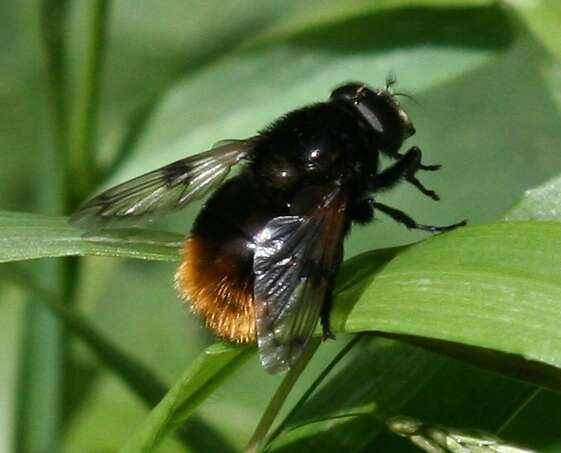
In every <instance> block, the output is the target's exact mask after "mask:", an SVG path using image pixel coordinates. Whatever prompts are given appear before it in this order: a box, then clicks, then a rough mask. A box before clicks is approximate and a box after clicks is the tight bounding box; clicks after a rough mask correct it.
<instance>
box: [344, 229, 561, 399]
mask: <svg viewBox="0 0 561 453" xmlns="http://www.w3.org/2000/svg"><path fill="white" fill-rule="evenodd" d="M560 256H561V225H559V224H555V223H545V222H544V223H531V222H511V223H510V222H504V223H498V224H492V225H485V226H478V227H467V228H461V229H458V230H456V231H454V232H451V233H449V234H445V235H440V236H436V237H433V238H430V239H428V240H426V241H423V242H421V243H419V244H417V245H415V246H412V247H410V248H408V249H407V250H405V251H403V252H402V253H400V254H398V255H397V256H396V257H395V258H394V259H393V260H392V261H390V262H389V263H388V264H387V265H386V266H385V267H384V268H383V269H382V270H381V271H380V272H379V273H377V274H373V275H371V276H370V278H369V280H368V284H366V285H364V284H362V285H361V284H357V285H353V286H352V287H350V288H348V289H346V290H345V291H343V292H342V293H340V294H339V295H338V297H337V303H336V306H335V309H334V312H333V326H334V327H335V329H336V330H339V331H345V332H360V331H377V332H382V333H391V334H403V335H412V336H419V337H426V338H432V339H436V340H444V341H447V342H453V343H459V344H463V345H467V346H477V347H482V348H488V349H492V350H496V351H501V352H505V353H510V354H515V355H519V356H521V357H522V358H524V359H526V360H528V361H532V362H538V363H541V364H542V365H550V366H552V367H556V368H559V367H561V354H560V353H559V351H561V336H560V335H558V333H559V325H561V318H560V317H559V316H558V313H561V310H559V305H560V304H561V265H560V264H561V261H560V260H561V258H560ZM544 337H546V338H547V341H544ZM544 368H547V367H544ZM546 374H547V373H546ZM560 377H561V374H559V373H558V372H557V373H555V374H554V376H553V381H552V382H548V383H549V385H552V386H554V387H557V388H561V387H560V382H561V381H560V380H559V378H560Z"/></svg>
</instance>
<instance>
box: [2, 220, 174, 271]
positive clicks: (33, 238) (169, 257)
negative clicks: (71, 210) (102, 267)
mask: <svg viewBox="0 0 561 453" xmlns="http://www.w3.org/2000/svg"><path fill="white" fill-rule="evenodd" d="M182 240H183V238H182V236H181V235H178V234H173V233H164V232H154V231H150V230H137V229H128V230H111V231H105V232H95V233H87V232H84V231H82V230H79V229H76V228H73V227H72V226H70V225H69V224H68V219H67V218H65V217H48V216H42V215H37V214H23V213H14V212H5V211H0V263H5V262H9V261H21V260H28V259H34V258H52V257H59V256H76V255H78V256H83V255H100V256H120V257H126V258H140V259H152V260H161V261H177V260H178V259H179V253H180V248H181V242H182Z"/></svg>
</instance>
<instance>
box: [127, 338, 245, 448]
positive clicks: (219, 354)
mask: <svg viewBox="0 0 561 453" xmlns="http://www.w3.org/2000/svg"><path fill="white" fill-rule="evenodd" d="M253 353H254V349H253V348H243V347H234V346H228V345H225V344H215V345H212V346H210V347H208V348H207V349H206V350H205V351H204V352H203V353H202V354H201V355H200V356H199V358H198V359H197V360H196V361H195V363H193V364H192V365H191V366H190V367H189V368H188V369H187V370H186V371H185V373H184V375H183V376H182V377H181V378H180V379H179V380H178V381H177V382H176V384H175V385H174V386H173V387H172V389H171V390H170V391H169V392H168V393H167V395H166V396H165V398H164V399H163V400H162V401H160V403H159V404H158V405H157V406H156V407H155V408H154V410H153V411H152V412H151V413H150V415H149V416H148V417H147V418H146V420H145V421H144V422H143V423H142V424H141V425H140V426H139V427H138V429H137V430H136V432H135V433H134V434H133V435H132V436H131V437H130V439H129V440H128V441H127V443H126V445H125V446H124V447H123V448H122V449H121V450H120V451H121V452H122V453H136V452H149V451H152V450H153V449H154V448H155V446H156V445H158V443H159V442H160V441H161V440H162V439H163V437H164V436H165V435H166V434H167V433H169V432H170V431H172V430H173V429H177V428H178V427H179V426H181V424H182V423H183V422H184V421H185V420H187V418H188V417H189V416H190V415H191V414H192V413H193V411H194V410H195V409H196V407H197V406H198V405H199V404H200V403H201V402H202V401H203V400H204V399H205V398H206V397H207V396H208V395H209V394H210V393H211V392H212V391H213V390H214V389H215V388H217V387H218V386H219V385H220V384H221V383H222V382H223V381H224V380H225V379H226V378H227V377H228V376H230V375H231V374H232V373H233V372H234V371H235V370H236V369H237V367H238V366H240V365H241V364H242V363H243V362H244V361H245V359H247V358H248V357H250V356H252V355H253Z"/></svg>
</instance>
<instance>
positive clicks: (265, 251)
mask: <svg viewBox="0 0 561 453" xmlns="http://www.w3.org/2000/svg"><path fill="white" fill-rule="evenodd" d="M344 210H345V199H344V197H343V195H342V194H341V193H340V191H339V190H338V189H335V190H333V189H331V192H328V193H326V195H325V196H324V198H323V201H322V204H321V205H320V207H319V208H317V209H316V210H315V211H314V212H312V213H310V214H309V215H307V216H283V217H276V218H274V219H272V220H270V221H269V222H268V223H267V224H266V226H265V227H264V229H263V230H262V231H261V232H260V234H259V235H258V237H257V241H256V242H257V243H256V249H255V255H254V263H253V271H254V274H255V283H254V299H255V316H256V328H257V344H258V346H259V353H260V358H261V364H262V365H263V367H264V368H265V369H266V370H267V371H268V372H270V373H277V372H280V371H284V370H286V369H288V368H290V367H291V366H292V365H293V364H294V363H295V362H296V360H297V359H298V358H299V357H300V355H301V353H302V352H303V350H304V348H305V346H306V344H307V342H308V340H309V339H310V337H311V336H312V334H313V333H314V330H315V328H316V325H317V322H318V319H319V317H320V313H321V308H322V306H323V304H324V303H325V301H326V298H327V297H330V294H329V291H331V285H332V283H333V278H334V276H335V271H336V270H337V267H338V265H339V263H340V260H341V257H342V240H343V225H344V217H345V216H344Z"/></svg>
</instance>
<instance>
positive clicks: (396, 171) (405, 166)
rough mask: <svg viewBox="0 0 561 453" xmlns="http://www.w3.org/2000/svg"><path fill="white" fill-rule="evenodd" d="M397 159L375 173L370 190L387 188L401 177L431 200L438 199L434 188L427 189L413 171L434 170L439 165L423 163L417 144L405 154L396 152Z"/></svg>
mask: <svg viewBox="0 0 561 453" xmlns="http://www.w3.org/2000/svg"><path fill="white" fill-rule="evenodd" d="M396 155H397V156H399V160H398V161H397V162H396V163H395V164H393V165H392V166H390V167H388V168H386V169H385V170H384V171H382V172H381V173H379V174H378V175H376V177H375V178H374V180H373V181H372V183H371V190H380V189H389V188H390V187H393V186H394V185H395V184H397V183H398V182H399V181H400V180H401V178H405V180H406V181H407V182H409V183H411V184H413V185H414V186H415V187H416V188H417V189H419V190H420V191H421V192H422V193H424V194H425V195H426V196H428V197H430V198H432V199H433V200H439V199H440V197H439V196H438V195H437V194H436V192H435V191H434V190H430V189H427V188H426V187H425V186H423V184H422V183H421V181H419V180H418V179H417V177H416V176H415V173H417V171H419V170H429V171H435V170H438V169H439V168H440V166H439V165H423V164H422V163H421V157H422V153H421V149H420V148H419V147H418V146H413V147H412V148H411V149H410V150H409V151H407V152H406V153H405V154H403V155H402V154H396Z"/></svg>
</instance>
